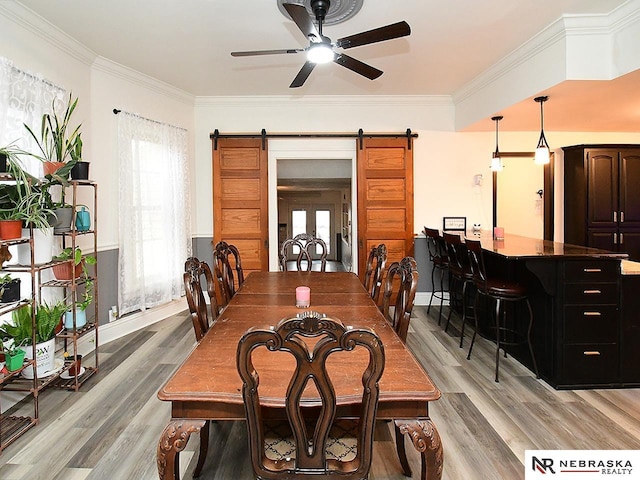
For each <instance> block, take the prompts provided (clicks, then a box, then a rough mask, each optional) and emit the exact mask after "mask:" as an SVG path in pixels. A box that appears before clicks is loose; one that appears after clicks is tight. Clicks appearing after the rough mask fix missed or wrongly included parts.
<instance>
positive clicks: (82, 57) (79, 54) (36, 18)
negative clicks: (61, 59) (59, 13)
mask: <svg viewBox="0 0 640 480" xmlns="http://www.w3.org/2000/svg"><path fill="white" fill-rule="evenodd" d="M0 14H2V15H3V16H4V17H6V18H8V19H9V20H11V21H12V22H14V23H15V24H16V25H19V26H21V27H22V28H24V29H25V30H27V31H29V32H30V33H32V34H34V35H36V36H37V37H40V38H41V39H42V40H44V41H45V42H47V43H48V44H50V45H53V46H54V47H56V48H58V49H59V50H60V51H62V52H63V53H66V54H67V55H69V56H71V57H73V58H75V59H76V60H78V61H80V62H81V63H83V64H85V65H88V66H91V64H92V63H93V61H94V60H95V59H96V57H97V56H98V55H97V54H96V52H94V51H93V50H91V49H89V48H87V47H86V46H84V45H83V44H82V43H80V42H78V41H77V40H75V39H74V38H73V37H71V36H69V35H67V34H66V33H65V32H63V31H62V30H60V29H59V28H57V27H55V26H54V25H53V24H51V23H50V22H48V21H46V20H45V19H44V18H42V17H41V16H40V15H38V14H37V13H35V12H34V11H33V10H31V9H29V8H27V7H25V6H24V5H22V4H21V3H19V2H0Z"/></svg>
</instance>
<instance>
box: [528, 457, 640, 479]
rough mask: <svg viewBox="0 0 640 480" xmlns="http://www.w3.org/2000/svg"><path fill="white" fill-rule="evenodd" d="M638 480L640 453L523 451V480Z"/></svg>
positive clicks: (639, 474)
mask: <svg viewBox="0 0 640 480" xmlns="http://www.w3.org/2000/svg"><path fill="white" fill-rule="evenodd" d="M611 477H615V478H620V477H626V478H640V450H527V451H526V452H525V480H533V479H543V478H549V479H551V478H553V479H554V480H555V479H558V480H560V479H562V480H571V479H599V478H611Z"/></svg>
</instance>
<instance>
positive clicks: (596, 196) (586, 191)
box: [563, 145, 640, 260]
mask: <svg viewBox="0 0 640 480" xmlns="http://www.w3.org/2000/svg"><path fill="white" fill-rule="evenodd" d="M563 150H564V168H565V177H564V207H565V211H564V223H565V238H564V241H565V243H573V244H577V245H586V246H589V247H595V248H602V249H605V250H610V251H614V252H625V253H628V254H629V257H630V258H631V259H633V260H640V187H639V186H640V145H577V146H572V147H564V148H563Z"/></svg>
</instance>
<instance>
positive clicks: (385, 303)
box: [381, 257, 419, 342]
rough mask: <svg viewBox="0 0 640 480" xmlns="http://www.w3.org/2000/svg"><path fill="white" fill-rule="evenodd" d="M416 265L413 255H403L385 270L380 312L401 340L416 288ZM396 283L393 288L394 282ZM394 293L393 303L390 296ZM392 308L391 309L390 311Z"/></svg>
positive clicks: (405, 335)
mask: <svg viewBox="0 0 640 480" xmlns="http://www.w3.org/2000/svg"><path fill="white" fill-rule="evenodd" d="M418 276H419V275H418V265H417V263H416V261H415V259H414V258H413V257H404V258H403V259H402V260H400V261H399V262H393V263H392V264H391V265H390V266H389V269H388V270H387V278H386V279H385V283H384V295H383V300H382V308H381V310H382V314H383V315H384V317H385V318H386V319H387V321H388V322H389V323H390V324H391V326H393V329H394V330H395V331H396V333H397V334H398V336H399V337H400V338H401V339H402V341H403V342H406V340H407V332H408V330H409V321H410V320H411V312H412V310H413V302H414V299H415V296H416V289H417V288H418ZM396 283H397V284H398V288H397V290H394V284H396ZM394 294H395V304H394V305H393V306H392V305H391V301H392V297H393V295H394ZM392 308H393V311H392Z"/></svg>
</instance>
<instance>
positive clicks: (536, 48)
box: [452, 0, 640, 104]
mask: <svg viewBox="0 0 640 480" xmlns="http://www.w3.org/2000/svg"><path fill="white" fill-rule="evenodd" d="M636 22H640V0H629V1H628V2H625V3H624V4H622V5H620V6H619V7H618V8H616V9H614V10H613V11H611V12H610V13H608V14H597V15H587V14H584V15H563V16H562V17H560V18H559V19H557V20H556V21H555V22H553V23H551V24H550V25H549V26H548V27H546V28H544V29H543V30H541V31H540V32H539V33H538V34H536V35H535V36H533V37H532V38H531V39H529V40H528V41H526V42H525V43H523V44H522V45H521V46H519V47H518V48H516V49H515V50H513V51H512V52H511V53H509V54H508V55H507V56H505V57H504V58H502V59H501V60H500V61H498V62H497V63H496V64H494V65H493V66H491V67H489V68H488V69H487V70H485V71H484V72H483V73H481V74H480V75H478V76H477V77H476V78H475V79H474V80H472V81H471V82H469V83H467V84H466V85H464V86H463V87H461V88H460V89H458V90H457V91H456V92H454V94H453V96H452V97H453V101H454V104H458V103H460V102H463V101H464V100H466V99H467V98H469V97H471V96H472V95H475V94H478V93H479V92H481V91H482V90H483V89H484V88H485V87H487V86H488V85H490V84H491V83H493V82H495V81H496V80H497V79H499V78H501V77H503V76H504V75H507V74H509V73H510V72H512V71H513V70H515V69H516V68H518V67H519V66H521V65H523V64H525V63H526V62H528V61H529V60H530V59H532V58H533V57H535V56H536V55H538V54H540V53H541V52H544V51H545V50H547V49H549V48H551V47H552V46H554V45H555V44H557V43H558V42H566V40H567V38H568V37H572V36H585V35H591V36H613V35H614V34H616V33H618V32H620V31H621V30H623V29H625V28H627V27H628V26H629V25H630V24H633V23H636ZM554 68H558V66H557V65H556V66H555V67H554Z"/></svg>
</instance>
